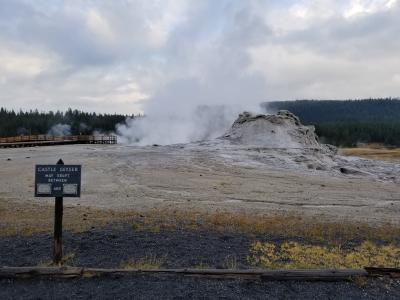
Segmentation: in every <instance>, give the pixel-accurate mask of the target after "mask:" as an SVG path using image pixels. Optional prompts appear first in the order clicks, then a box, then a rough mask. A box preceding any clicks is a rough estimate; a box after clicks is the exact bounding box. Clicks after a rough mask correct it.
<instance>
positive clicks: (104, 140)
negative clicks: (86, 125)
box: [0, 135, 117, 148]
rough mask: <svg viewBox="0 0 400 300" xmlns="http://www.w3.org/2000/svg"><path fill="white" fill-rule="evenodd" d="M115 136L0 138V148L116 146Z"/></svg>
mask: <svg viewBox="0 0 400 300" xmlns="http://www.w3.org/2000/svg"><path fill="white" fill-rule="evenodd" d="M116 143H117V137H116V136H115V135H68V136H53V135H21V136H14V137H4V138H0V148H20V147H36V146H55V145H69V144H116Z"/></svg>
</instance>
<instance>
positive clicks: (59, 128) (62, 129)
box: [47, 123, 71, 136]
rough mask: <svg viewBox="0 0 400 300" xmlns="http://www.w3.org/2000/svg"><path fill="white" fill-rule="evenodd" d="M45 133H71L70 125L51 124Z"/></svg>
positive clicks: (59, 134)
mask: <svg viewBox="0 0 400 300" xmlns="http://www.w3.org/2000/svg"><path fill="white" fill-rule="evenodd" d="M47 134H49V135H55V136H61V135H71V125H68V124H61V123H59V124H56V125H53V126H52V127H51V128H50V130H49V131H48V132H47Z"/></svg>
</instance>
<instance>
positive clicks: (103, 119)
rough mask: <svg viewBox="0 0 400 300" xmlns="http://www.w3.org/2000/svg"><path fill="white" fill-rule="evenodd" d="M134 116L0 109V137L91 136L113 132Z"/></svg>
mask: <svg viewBox="0 0 400 300" xmlns="http://www.w3.org/2000/svg"><path fill="white" fill-rule="evenodd" d="M127 117H131V118H133V117H135V116H134V115H129V116H128V115H121V114H96V113H87V112H83V111H79V110H72V109H68V110H67V111H65V112H61V111H56V112H53V111H49V112H39V111H38V110H30V111H22V110H20V111H18V112H15V111H14V110H7V109H6V108H0V136H1V137H7V136H17V135H35V134H57V133H62V134H71V135H80V134H83V135H84V134H93V133H94V132H96V131H99V132H113V131H114V130H115V126H116V125H117V124H118V123H122V122H124V121H125V119H126V118H127Z"/></svg>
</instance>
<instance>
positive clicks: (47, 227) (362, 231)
mask: <svg viewBox="0 0 400 300" xmlns="http://www.w3.org/2000/svg"><path fill="white" fill-rule="evenodd" d="M53 210H54V207H53V206H46V205H33V204H30V205H28V204H27V205H22V204H17V203H11V202H7V201H4V200H3V201H2V200H1V199H0V235H1V236H10V235H32V234H36V233H51V232H52V231H53ZM38 216H40V217H38ZM63 223H64V230H69V231H72V232H84V231H87V230H90V229H91V228H93V227H102V226H107V225H112V226H118V224H126V223H129V224H131V228H132V230H143V231H151V232H161V231H163V230H176V229H179V230H181V229H185V230H211V231H221V232H236V233H243V234H250V235H251V234H254V235H264V234H266V235H270V236H283V237H286V238H297V237H302V238H304V239H306V240H312V241H316V242H324V243H328V244H331V245H341V244H343V243H344V242H346V241H358V242H359V241H364V240H371V241H382V242H386V243H391V242H394V243H398V242H399V237H400V226H399V225H393V224H380V225H369V224H365V223H360V222H353V221H330V220H327V219H323V218H318V217H314V218H312V217H299V216H295V215H282V214H276V215H256V214H245V213H242V214H239V213H228V212H215V213H205V212H194V211H168V210H163V211H160V210H151V211H147V212H136V211H112V210H109V209H104V210H102V209H94V208H89V207H80V206H76V207H71V206H66V207H64V218H63Z"/></svg>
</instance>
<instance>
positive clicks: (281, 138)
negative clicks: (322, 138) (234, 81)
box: [224, 110, 333, 150]
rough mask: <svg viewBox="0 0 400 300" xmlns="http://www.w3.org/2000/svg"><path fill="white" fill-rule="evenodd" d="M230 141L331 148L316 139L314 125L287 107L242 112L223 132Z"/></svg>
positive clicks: (287, 146) (274, 145)
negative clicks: (272, 112) (275, 110)
mask: <svg viewBox="0 0 400 300" xmlns="http://www.w3.org/2000/svg"><path fill="white" fill-rule="evenodd" d="M224 138H225V139H229V140H230V141H231V142H234V143H239V144H245V145H253V146H258V147H263V148H285V149H304V148H307V149H317V150H333V149H332V148H331V147H330V146H327V145H322V144H320V143H319V142H318V137H317V135H316V134H315V129H314V126H304V125H303V124H301V122H300V120H299V118H298V117H297V116H295V115H294V114H292V113H291V112H289V111H286V110H281V111H279V112H278V113H277V114H276V115H263V114H259V115H254V114H251V113H249V112H244V113H242V114H240V115H239V117H238V118H237V119H236V121H235V122H234V123H233V125H232V127H231V128H230V129H229V130H228V131H227V132H226V133H225V135H224Z"/></svg>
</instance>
